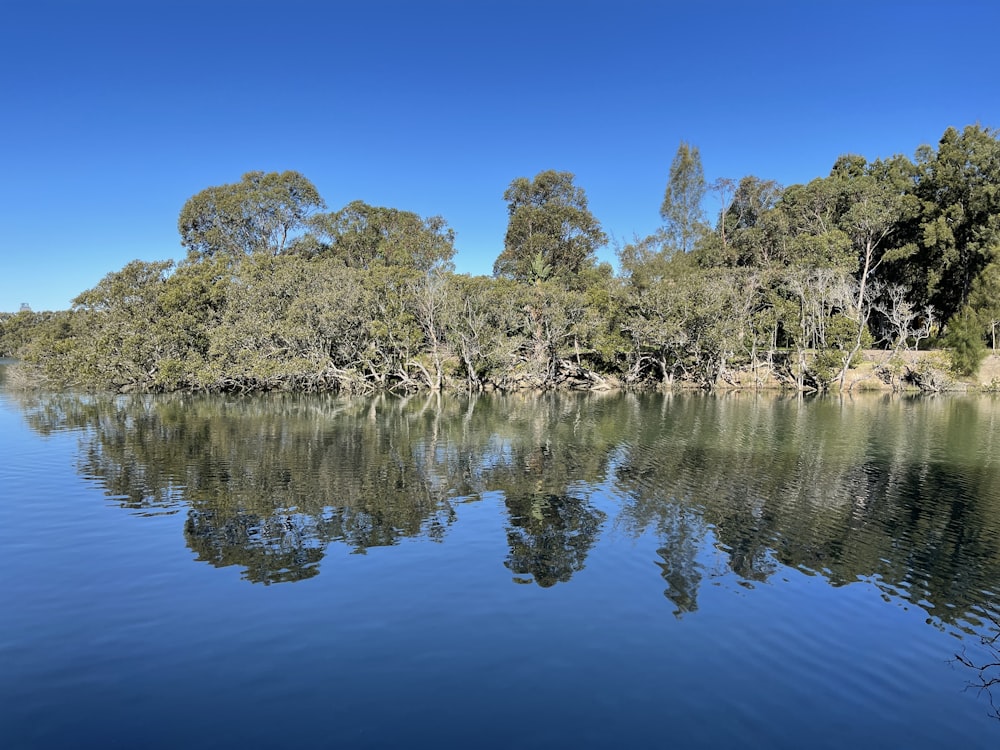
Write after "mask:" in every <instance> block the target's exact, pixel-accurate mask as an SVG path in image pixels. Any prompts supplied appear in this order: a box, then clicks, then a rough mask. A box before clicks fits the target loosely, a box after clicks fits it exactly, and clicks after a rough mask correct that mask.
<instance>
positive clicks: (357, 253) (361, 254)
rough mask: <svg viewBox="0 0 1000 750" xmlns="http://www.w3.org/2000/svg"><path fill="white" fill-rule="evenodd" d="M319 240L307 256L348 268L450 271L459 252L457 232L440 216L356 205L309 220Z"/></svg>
mask: <svg viewBox="0 0 1000 750" xmlns="http://www.w3.org/2000/svg"><path fill="white" fill-rule="evenodd" d="M310 228H311V230H312V232H313V233H314V235H313V236H314V238H315V239H316V240H317V241H316V242H313V243H311V244H310V243H308V242H307V243H303V245H302V246H301V247H302V248H303V251H304V254H306V255H324V256H330V257H334V258H337V259H339V260H341V261H342V262H343V263H344V264H345V265H346V266H347V267H349V268H372V267H374V266H407V267H410V268H416V269H418V270H420V271H429V270H431V269H432V268H438V267H441V268H446V267H448V264H449V263H450V261H451V259H452V256H454V254H455V247H454V242H455V232H454V231H453V230H452V229H451V228H450V227H449V226H448V224H447V222H445V220H444V219H443V218H442V217H440V216H432V217H430V218H428V219H423V218H421V217H420V216H419V215H417V214H415V213H413V212H411V211H400V210H399V209H396V208H385V207H382V206H370V205H368V204H367V203H365V202H363V201H353V202H351V203H349V204H347V205H346V206H345V207H344V208H342V209H340V210H339V211H334V212H331V213H325V214H318V215H316V216H314V217H313V218H312V220H311V221H310Z"/></svg>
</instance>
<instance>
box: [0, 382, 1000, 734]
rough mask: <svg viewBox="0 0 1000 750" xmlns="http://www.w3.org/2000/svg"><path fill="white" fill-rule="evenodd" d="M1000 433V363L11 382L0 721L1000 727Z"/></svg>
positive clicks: (116, 728) (0, 530)
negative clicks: (973, 381)
mask: <svg viewBox="0 0 1000 750" xmlns="http://www.w3.org/2000/svg"><path fill="white" fill-rule="evenodd" d="M0 369H2V368H0ZM998 441H1000V401H998V400H996V399H993V398H990V397H979V398H965V397H962V398H958V397H956V398H905V397H884V396H877V397H863V398H859V397H855V398H853V399H847V400H840V399H836V398H816V399H802V398H799V397H791V396H789V397H779V396H761V395H748V394H744V395H738V396H704V395H683V396H682V395H674V396H671V395H658V394H643V395H636V394H605V395H568V394H567V395H547V396H540V397H524V396H506V397H501V396H492V397H478V398H466V397H462V396H446V397H441V398H438V397H436V396H427V395H420V396H415V397H412V398H409V399H398V398H390V397H380V398H374V399H346V398H335V397H315V396H314V397H304V396H302V397H298V396H297V397H291V396H268V397H253V398H222V397H202V396H160V397H146V396H143V397H139V396H128V397H109V396H87V395H67V394H51V395H50V394H46V395H39V394H28V395H26V394H21V393H15V392H10V391H5V390H3V389H2V386H0V449H2V456H3V458H2V463H0V582H2V583H0V746H3V747H4V748H34V747H46V748H48V747H59V748H63V747H83V746H87V747H123V748H126V747H127V748H134V747H144V748H159V747H162V748H177V747H184V748H200V747H206V748H207V747H289V746H305V745H309V746H313V747H351V748H366V747H372V748H375V747H463V748H464V747H476V748H493V747H497V748H504V747H512V748H513V747H516V748H543V747H544V748H552V747H610V746H613V745H614V746H629V747H654V746H655V747H704V748H718V747H735V746H740V747H767V748H803V747H808V748H842V747H844V746H854V747H858V748H865V747H909V748H924V747H927V748H931V747H946V746H947V747H959V748H994V747H997V746H1000V720H998V719H997V718H995V717H994V716H992V715H991V714H992V713H993V712H994V710H993V709H992V707H991V704H990V696H989V695H988V694H986V693H983V692H981V691H977V690H976V689H974V688H970V687H969V686H970V684H974V683H975V681H976V679H977V678H978V673H977V672H976V671H974V670H972V669H970V668H968V667H966V666H963V665H962V664H961V663H958V662H957V661H956V660H955V656H956V654H964V655H965V657H966V658H967V659H969V660H971V661H973V662H975V663H987V662H989V661H991V660H996V655H995V654H994V653H993V652H992V651H991V650H990V649H989V648H987V646H985V645H984V644H983V643H982V642H981V639H982V637H983V636H987V637H988V636H990V635H991V634H992V633H995V632H996V628H995V627H994V625H992V624H991V618H997V617H998V616H1000V459H998V455H1000V454H998V448H1000V445H998ZM996 698H997V704H998V705H1000V691H998V694H997V696H996Z"/></svg>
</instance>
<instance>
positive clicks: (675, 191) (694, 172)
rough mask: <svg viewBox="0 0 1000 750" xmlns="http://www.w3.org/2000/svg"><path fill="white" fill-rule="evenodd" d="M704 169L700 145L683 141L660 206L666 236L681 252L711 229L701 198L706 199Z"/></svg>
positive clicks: (689, 249) (689, 248) (671, 169)
mask: <svg viewBox="0 0 1000 750" xmlns="http://www.w3.org/2000/svg"><path fill="white" fill-rule="evenodd" d="M706 190H707V186H706V184H705V172H704V170H703V169H702V167H701V154H699V153H698V148H697V147H696V146H695V147H692V146H689V145H688V144H687V143H685V142H684V141H681V145H680V146H679V147H678V148H677V154H676V155H675V156H674V160H673V162H672V163H671V164H670V177H669V179H668V180H667V189H666V191H665V192H664V195H663V203H662V204H661V205H660V217H661V218H662V219H663V222H664V224H665V230H666V236H667V237H668V238H669V240H670V242H671V243H672V244H673V246H674V247H675V248H676V249H678V250H681V251H682V252H685V253H686V252H689V251H691V250H692V249H693V248H694V246H695V243H696V242H697V241H698V239H699V238H701V237H702V236H704V235H705V233H706V232H707V231H708V226H707V225H706V224H705V211H704V210H703V209H702V205H701V204H702V201H703V200H704V198H705V191H706Z"/></svg>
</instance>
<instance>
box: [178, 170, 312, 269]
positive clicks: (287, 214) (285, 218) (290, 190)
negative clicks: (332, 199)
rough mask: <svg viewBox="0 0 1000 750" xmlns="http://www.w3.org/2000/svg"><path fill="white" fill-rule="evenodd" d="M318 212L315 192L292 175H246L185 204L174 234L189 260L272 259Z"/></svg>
mask: <svg viewBox="0 0 1000 750" xmlns="http://www.w3.org/2000/svg"><path fill="white" fill-rule="evenodd" d="M324 207H325V204H324V203H323V199H322V198H321V197H320V195H319V192H318V191H317V190H316V187H315V186H314V185H313V184H312V183H311V182H309V180H307V179H306V178H305V177H303V176H302V175H301V174H299V173H298V172H291V171H287V172H280V173H279V172H267V173H264V172H247V173H246V174H245V175H243V177H242V178H241V180H240V181H239V182H236V183H232V184H228V185H218V186H216V187H210V188H206V189H204V190H202V191H201V192H200V193H198V194H197V195H194V196H193V197H191V198H189V199H188V201H187V202H186V203H185V204H184V207H183V208H182V209H181V214H180V217H179V219H178V221H177V229H178V231H179V232H180V235H181V245H183V246H184V247H185V248H187V251H188V254H189V255H191V256H195V257H205V258H209V257H212V256H214V255H225V256H228V257H229V258H231V259H239V258H241V257H242V256H244V255H252V254H254V253H268V254H270V255H277V254H279V253H281V252H283V251H284V250H286V249H287V248H288V246H289V244H290V243H291V242H292V240H293V239H294V238H295V236H296V233H297V232H298V231H300V230H301V229H303V227H304V226H305V222H306V219H308V218H309V216H310V215H311V214H312V213H313V212H314V211H315V210H317V209H321V208H324Z"/></svg>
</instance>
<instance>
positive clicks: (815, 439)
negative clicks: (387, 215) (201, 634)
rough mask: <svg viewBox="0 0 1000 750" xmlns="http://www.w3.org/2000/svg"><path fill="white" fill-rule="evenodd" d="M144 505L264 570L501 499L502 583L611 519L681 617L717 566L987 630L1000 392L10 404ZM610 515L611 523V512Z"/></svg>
mask: <svg viewBox="0 0 1000 750" xmlns="http://www.w3.org/2000/svg"><path fill="white" fill-rule="evenodd" d="M8 395H9V397H10V398H13V399H19V400H20V406H21V408H22V410H23V412H24V414H25V418H26V420H27V421H28V423H29V424H30V425H31V426H32V428H33V429H35V430H36V431H37V432H39V433H41V434H48V433H51V432H52V431H55V430H76V431H78V434H79V439H80V451H79V471H80V473H81V474H83V475H84V476H86V477H88V478H91V479H93V480H94V481H96V482H98V483H99V484H100V485H101V486H102V488H103V489H104V491H105V492H106V493H107V494H108V495H109V496H111V497H112V498H114V500H115V502H118V503H120V504H121V505H122V506H123V507H127V508H129V509H133V510H135V511H136V512H138V513H140V514H148V513H159V512H171V513H172V512H186V513H187V516H188V517H187V521H186V524H185V527H184V529H185V530H184V536H185V539H186V541H187V544H188V545H189V546H190V547H191V549H192V550H194V552H195V553H196V555H197V558H198V559H199V560H203V561H206V562H210V563H211V564H213V565H217V566H227V565H236V566H239V567H241V568H242V569H243V570H244V576H245V577H246V578H247V579H248V580H250V581H255V582H262V583H278V582H287V581H295V580H300V579H302V578H308V577H311V576H315V575H317V574H318V572H320V570H321V566H322V560H323V557H324V554H325V552H326V549H327V548H328V546H329V545H330V544H334V543H339V544H344V545H347V546H348V547H349V548H350V549H351V550H352V551H354V552H359V553H363V552H364V551H365V550H367V549H369V548H372V547H382V546H392V545H396V544H399V543H400V542H401V541H402V540H404V539H418V538H419V539H425V540H428V541H442V540H443V539H445V538H446V536H447V533H448V529H449V528H450V527H451V526H452V525H453V524H455V523H456V521H457V518H458V517H459V515H458V506H459V505H460V504H462V503H467V502H476V501H478V500H479V499H480V498H481V497H483V496H484V495H486V494H489V495H490V496H492V497H500V498H502V501H503V503H504V510H505V511H506V516H507V518H506V537H507V539H506V541H507V544H508V547H509V552H508V554H507V556H506V559H505V560H498V561H497V564H504V565H506V567H507V568H508V569H509V570H510V571H511V572H512V573H513V574H514V580H517V581H521V582H526V581H533V582H535V583H537V584H538V585H539V586H541V587H551V586H553V585H554V584H555V583H557V582H566V581H569V580H570V579H571V577H572V576H573V574H574V573H576V572H578V571H580V570H582V569H583V567H584V566H585V564H586V563H587V560H588V557H589V555H590V553H591V551H592V550H593V548H594V547H595V545H597V544H598V541H599V539H600V536H601V531H602V529H604V528H607V527H608V526H609V524H613V527H614V528H615V529H616V530H617V531H619V532H621V533H624V534H625V535H627V536H630V537H632V538H635V539H639V538H640V537H652V538H653V539H654V540H655V547H654V549H656V555H657V556H658V559H656V560H651V561H650V564H654V563H655V564H656V565H657V566H659V569H660V572H661V574H662V577H663V580H664V582H665V584H666V585H665V591H664V593H665V595H666V597H667V598H668V599H669V600H670V601H671V602H672V604H673V606H674V608H675V611H676V613H677V614H678V615H679V616H681V615H684V614H685V613H692V612H696V611H697V609H698V596H699V593H700V592H701V589H702V587H703V586H704V584H705V581H706V580H707V579H709V578H719V577H730V578H731V579H733V580H734V581H735V582H737V583H739V584H741V585H747V586H752V585H757V584H763V583H767V582H768V581H770V580H771V579H772V578H773V576H774V574H775V572H776V571H778V570H782V569H784V568H786V566H787V567H789V568H799V569H804V570H808V571H811V572H815V573H819V574H821V575H823V576H825V577H826V578H827V579H828V580H829V581H830V582H831V583H832V584H833V585H837V586H842V585H848V584H851V583H853V582H856V581H859V580H860V581H865V582H867V583H869V584H871V585H874V586H877V587H878V588H879V589H881V590H882V592H883V593H884V595H885V596H886V597H888V598H890V599H895V600H898V601H901V602H906V603H907V604H908V605H909V604H912V605H916V606H920V607H923V608H924V609H925V610H926V611H927V612H928V617H929V620H930V621H931V622H932V623H934V624H936V625H937V626H939V627H944V626H946V625H947V626H949V627H952V628H954V629H956V630H958V631H962V632H967V633H972V632H982V627H983V626H984V623H985V618H986V617H988V616H995V615H996V614H997V613H998V603H997V599H998V594H997V593H996V592H997V591H998V590H1000V583H998V582H1000V429H997V428H998V427H1000V403H998V402H995V401H993V400H989V399H980V400H971V399H957V398H956V399H937V400H927V399H924V400H911V399H907V398H900V397H894V398H882V397H872V398H859V399H856V400H855V401H853V402H851V403H846V402H843V401H840V400H837V399H832V398H831V399H816V400H812V401H809V400H802V399H797V398H783V397H763V396H741V397H732V396H730V397H721V396H718V397H711V396H684V397H674V396H669V395H653V394H649V395H636V394H607V395H597V394H586V395H570V394H563V395H555V394H548V395H544V396H479V397H468V398H465V397H460V396H451V397H448V398H442V397H438V396H429V397H428V396H419V397H413V398H406V399H400V398H390V397H379V398H374V399H351V398H337V397H323V396H310V397H304V396H303V397H299V396H271V397H256V398H239V399H233V398H229V399H227V398H220V397H198V396H190V395H185V396H180V395H177V396H157V397H140V396H128V397H110V396H108V397H101V396H73V395H44V396H41V395H30V394H14V393H9V394H8ZM612 508H613V514H614V517H613V518H609V515H610V513H611V512H612V511H611V510H610V509H612Z"/></svg>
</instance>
